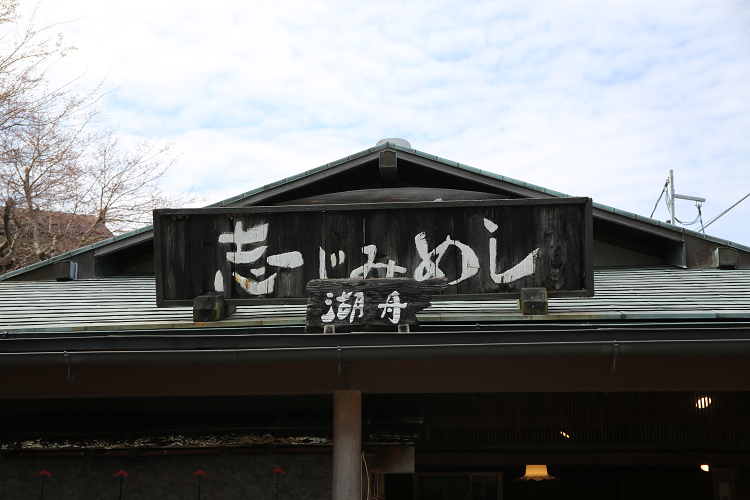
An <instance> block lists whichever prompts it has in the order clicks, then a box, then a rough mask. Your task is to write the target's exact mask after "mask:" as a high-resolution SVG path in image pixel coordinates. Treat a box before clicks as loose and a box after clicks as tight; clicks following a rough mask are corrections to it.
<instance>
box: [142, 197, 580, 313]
mask: <svg viewBox="0 0 750 500" xmlns="http://www.w3.org/2000/svg"><path fill="white" fill-rule="evenodd" d="M154 230H155V243H154V245H155V262H156V293H157V305H159V306H189V305H192V304H193V299H195V298H196V297H198V296H200V295H205V294H211V293H220V294H221V295H222V296H223V297H224V300H225V302H226V303H227V304H230V305H243V304H260V303H298V304H299V303H302V304H304V303H305V302H306V299H307V291H306V288H305V287H306V284H307V283H308V282H309V281H311V280H314V279H333V278H335V279H343V278H361V279H366V278H411V279H413V280H416V281H417V282H423V281H425V280H428V279H430V278H435V277H437V278H440V277H444V278H446V279H447V281H448V287H447V289H446V290H445V293H444V294H443V296H442V297H443V298H446V299H447V298H451V297H454V298H456V296H459V295H460V296H462V298H465V299H470V298H488V297H490V296H491V297H509V298H510V297H513V298H515V297H518V296H519V293H520V290H521V288H530V287H544V288H546V289H547V291H548V294H549V296H550V297H555V296H558V297H559V296H567V297H571V296H590V295H592V294H593V291H594V281H593V261H592V257H591V248H592V242H593V237H592V216H591V200H590V199H589V198H554V199H520V200H469V201H448V202H441V201H434V202H420V203H371V204H359V205H356V204H347V205H314V206H275V207H247V208H223V209H221V208H211V209H178V210H155V211H154ZM489 294H491V295H489Z"/></svg>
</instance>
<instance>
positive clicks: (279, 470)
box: [271, 467, 286, 474]
mask: <svg viewBox="0 0 750 500" xmlns="http://www.w3.org/2000/svg"><path fill="white" fill-rule="evenodd" d="M277 472H281V473H282V474H286V472H284V469H282V468H281V467H276V468H275V469H274V470H272V471H271V474H276V473H277Z"/></svg>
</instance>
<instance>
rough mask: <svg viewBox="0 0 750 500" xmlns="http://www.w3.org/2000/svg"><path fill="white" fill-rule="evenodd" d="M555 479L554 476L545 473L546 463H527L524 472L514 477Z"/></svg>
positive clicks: (538, 479) (533, 479)
mask: <svg viewBox="0 0 750 500" xmlns="http://www.w3.org/2000/svg"><path fill="white" fill-rule="evenodd" d="M545 479H546V480H548V481H555V480H557V478H556V477H552V476H550V475H549V474H548V473H547V466H546V465H527V466H526V474H524V475H523V477H519V478H518V479H515V481H543V480H545Z"/></svg>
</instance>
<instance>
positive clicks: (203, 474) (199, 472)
mask: <svg viewBox="0 0 750 500" xmlns="http://www.w3.org/2000/svg"><path fill="white" fill-rule="evenodd" d="M198 474H200V475H201V476H204V477H205V476H206V473H205V472H203V469H198V470H197V471H195V472H194V473H193V475H194V476H197V475H198Z"/></svg>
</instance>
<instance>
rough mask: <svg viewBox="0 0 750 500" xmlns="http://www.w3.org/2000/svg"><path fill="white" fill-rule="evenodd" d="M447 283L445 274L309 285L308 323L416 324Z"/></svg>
mask: <svg viewBox="0 0 750 500" xmlns="http://www.w3.org/2000/svg"><path fill="white" fill-rule="evenodd" d="M447 286H448V281H447V280H446V279H445V278H429V279H427V280H424V281H421V282H420V281H417V280H414V279H411V278H377V279H363V278H348V279H324V280H320V279H318V280H312V281H310V283H308V285H307V290H308V292H309V293H310V296H309V298H308V301H307V326H308V328H310V327H318V328H321V327H324V326H327V325H331V326H336V327H348V326H359V325H385V326H398V325H413V324H416V323H417V318H416V313H418V312H419V311H421V310H422V309H424V308H425V307H427V306H429V305H430V297H431V294H433V293H438V292H440V291H442V290H444V289H445V288H446V287H447Z"/></svg>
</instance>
